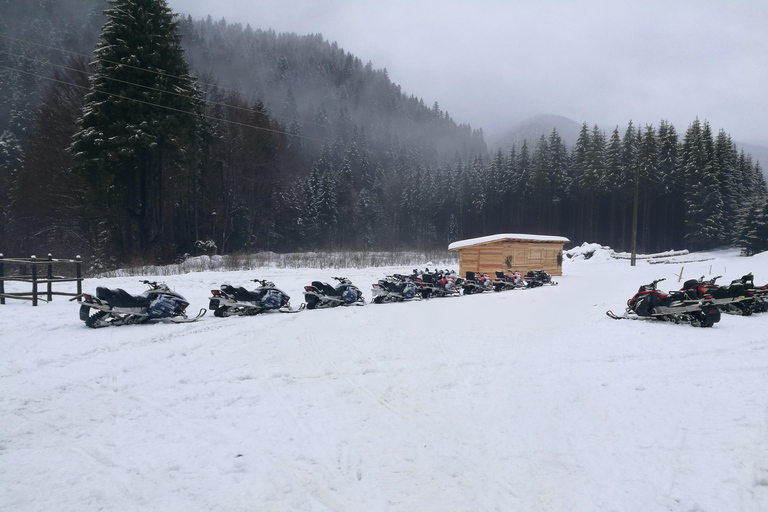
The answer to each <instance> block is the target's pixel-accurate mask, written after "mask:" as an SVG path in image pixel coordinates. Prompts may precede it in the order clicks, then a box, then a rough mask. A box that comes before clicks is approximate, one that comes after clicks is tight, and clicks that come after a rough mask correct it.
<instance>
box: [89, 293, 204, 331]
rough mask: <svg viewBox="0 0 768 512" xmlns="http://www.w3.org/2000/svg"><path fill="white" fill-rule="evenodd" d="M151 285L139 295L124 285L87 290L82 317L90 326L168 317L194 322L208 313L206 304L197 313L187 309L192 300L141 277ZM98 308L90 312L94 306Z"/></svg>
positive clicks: (135, 322) (126, 323) (139, 321)
mask: <svg viewBox="0 0 768 512" xmlns="http://www.w3.org/2000/svg"><path fill="white" fill-rule="evenodd" d="M141 282H142V283H144V284H146V285H147V286H149V289H148V290H147V291H145V292H144V293H142V294H140V295H131V294H129V293H128V292H126V291H125V290H123V289H122V288H115V289H111V288H105V287H103V286H99V287H97V288H96V295H95V296H94V295H90V294H88V293H84V294H82V295H80V296H79V297H78V298H77V302H79V303H80V320H82V321H84V322H85V325H87V326H88V327H93V328H97V327H107V326H110V325H115V326H117V325H128V324H141V323H144V322H148V321H149V320H154V319H157V318H169V319H170V320H171V321H172V322H174V323H182V322H194V321H195V320H197V319H198V318H200V317H201V316H203V315H204V314H205V313H206V309H205V308H203V309H201V310H200V312H199V313H198V314H197V316H195V317H192V318H190V317H188V316H187V313H186V309H187V306H189V302H188V301H187V299H185V298H184V297H182V296H181V295H180V294H178V293H176V292H174V291H171V289H170V288H168V285H167V284H165V283H157V282H155V281H141ZM92 309H95V310H96V312H95V313H93V314H91V310H92Z"/></svg>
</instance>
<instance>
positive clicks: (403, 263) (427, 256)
mask: <svg viewBox="0 0 768 512" xmlns="http://www.w3.org/2000/svg"><path fill="white" fill-rule="evenodd" d="M458 262H459V255H458V254H457V253H455V252H451V251H438V250H434V251H423V252H416V251H407V252H406V251H389V252H368V251H342V252H303V253H284V254H278V253H274V252H259V253H252V254H244V253H238V254H228V255H224V256H207V255H206V256H195V257H191V258H187V259H186V260H184V261H183V262H181V263H177V264H173V265H163V266H156V265H137V266H132V267H130V268H123V269H118V270H113V271H109V272H104V273H100V274H98V277H123V276H143V275H156V276H172V275H179V274H188V273H191V272H209V271H233V270H253V269H257V268H265V267H266V268H317V269H330V268H370V267H409V266H412V267H414V268H415V267H423V266H424V265H430V266H434V267H453V266H456V265H458Z"/></svg>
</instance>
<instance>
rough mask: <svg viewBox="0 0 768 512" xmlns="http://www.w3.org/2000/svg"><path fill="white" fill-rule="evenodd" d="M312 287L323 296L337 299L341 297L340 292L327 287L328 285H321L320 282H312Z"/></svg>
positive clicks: (329, 286)
mask: <svg viewBox="0 0 768 512" xmlns="http://www.w3.org/2000/svg"><path fill="white" fill-rule="evenodd" d="M312 286H314V287H315V288H317V289H318V290H320V291H321V292H323V294H325V295H328V296H331V297H337V296H339V295H341V291H340V290H337V289H336V288H334V287H333V286H331V285H329V284H328V283H323V282H321V281H312Z"/></svg>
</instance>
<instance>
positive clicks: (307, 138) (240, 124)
mask: <svg viewBox="0 0 768 512" xmlns="http://www.w3.org/2000/svg"><path fill="white" fill-rule="evenodd" d="M0 68H3V69H7V70H10V71H15V72H17V73H24V74H27V75H31V76H35V77H37V78H42V79H43V80H50V81H52V82H57V83H61V84H64V85H68V86H71V87H76V88H78V89H84V90H86V91H90V90H91V89H90V88H89V87H85V86H82V85H78V84H75V83H72V82H68V81H66V80H59V79H57V78H53V77H48V76H43V75H39V74H37V73H32V72H31V71H24V70H21V69H17V68H12V67H9V66H5V65H3V64H0ZM95 92H98V93H100V94H104V95H107V96H111V97H114V98H118V99H122V100H127V101H134V102H136V103H142V104H144V105H149V106H153V107H157V108H162V109H166V110H171V111H174V112H179V113H182V114H189V115H193V116H199V117H202V118H205V119H210V120H214V121H221V122H223V123H229V124H233V125H237V126H242V127H246V128H252V129H254V130H261V131H265V132H270V133H276V134H280V135H285V136H288V137H297V138H301V139H306V140H311V141H315V142H322V143H325V142H326V141H325V140H322V139H316V138H314V137H307V136H306V135H296V134H293V133H289V132H286V131H283V130H275V129H273V128H264V127H262V126H255V125H252V124H248V123H241V122H238V121H232V120H231V119H223V118H220V117H215V116H211V115H208V114H203V113H197V112H189V111H187V110H182V109H178V108H174V107H169V106H166V105H159V104H157V103H152V102H149V101H144V100H139V99H136V98H130V97H127V96H122V95H120V94H115V93H110V92H104V91H95Z"/></svg>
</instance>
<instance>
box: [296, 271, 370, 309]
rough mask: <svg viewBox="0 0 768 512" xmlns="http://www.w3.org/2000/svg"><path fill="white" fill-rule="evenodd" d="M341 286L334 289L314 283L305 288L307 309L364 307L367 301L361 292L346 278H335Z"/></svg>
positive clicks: (326, 284)
mask: <svg viewBox="0 0 768 512" xmlns="http://www.w3.org/2000/svg"><path fill="white" fill-rule="evenodd" d="M333 279H335V280H337V281H338V282H339V286H337V287H335V288H334V287H333V286H331V285H330V284H328V283H323V282H321V281H312V284H311V285H310V286H305V287H304V300H305V301H306V303H307V309H321V308H334V307H336V306H351V305H353V304H354V305H358V306H364V305H365V299H364V298H363V292H361V291H360V290H359V289H358V288H357V287H356V286H355V285H353V284H352V282H351V281H350V280H349V279H347V278H346V277H334V278H333Z"/></svg>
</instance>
